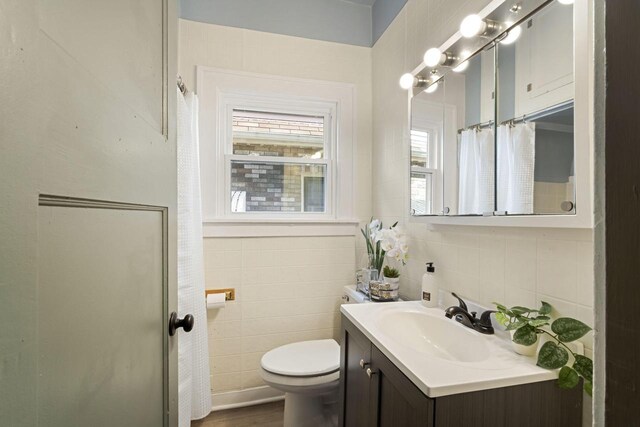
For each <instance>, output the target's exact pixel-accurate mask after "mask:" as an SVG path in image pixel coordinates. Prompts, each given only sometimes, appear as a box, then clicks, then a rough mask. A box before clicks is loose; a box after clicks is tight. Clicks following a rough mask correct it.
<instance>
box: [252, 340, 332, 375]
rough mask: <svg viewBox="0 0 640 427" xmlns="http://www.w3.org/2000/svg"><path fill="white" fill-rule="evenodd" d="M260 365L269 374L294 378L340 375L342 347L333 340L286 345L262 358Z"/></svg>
mask: <svg viewBox="0 0 640 427" xmlns="http://www.w3.org/2000/svg"><path fill="white" fill-rule="evenodd" d="M260 365H261V367H262V369H263V370H264V371H266V372H267V373H271V374H274V375H279V376H286V377H293V378H304V377H323V376H330V374H332V373H335V374H336V375H339V372H338V370H339V369H340V346H339V345H338V343H337V342H336V341H335V340H332V339H327V340H313V341H301V342H295V343H292V344H286V345H283V346H281V347H278V348H275V349H273V350H271V351H269V352H267V353H266V354H265V355H264V356H262V360H261V362H260Z"/></svg>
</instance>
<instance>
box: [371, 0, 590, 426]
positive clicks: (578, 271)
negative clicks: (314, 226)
mask: <svg viewBox="0 0 640 427" xmlns="http://www.w3.org/2000/svg"><path fill="white" fill-rule="evenodd" d="M488 3H489V2H488V1H487V0H466V1H465V0H448V1H445V0H409V1H408V2H407V4H406V5H405V7H404V9H403V10H402V11H401V12H400V14H399V15H398V16H397V17H396V19H395V20H394V21H393V23H392V24H391V25H390V26H389V28H388V29H387V31H386V32H385V33H384V34H383V35H382V37H381V38H380V39H379V40H378V41H377V43H376V44H375V45H374V46H373V164H372V170H373V213H374V216H376V217H379V218H380V219H382V220H384V221H385V222H386V223H392V222H394V221H400V222H401V223H402V224H405V225H406V226H407V229H408V231H409V236H410V245H411V249H410V250H411V259H410V261H409V263H408V265H407V266H406V267H404V268H403V269H402V271H401V273H402V277H401V290H402V292H403V294H404V295H405V296H408V297H409V298H412V299H417V298H418V297H419V287H420V277H421V275H422V273H423V268H424V263H425V262H426V261H434V262H435V263H436V266H437V274H439V276H440V277H441V279H442V283H443V287H444V288H446V289H448V290H451V291H457V292H459V293H460V294H461V295H462V296H464V297H467V298H470V299H475V300H477V301H479V302H481V303H484V304H486V305H491V303H492V302H493V301H500V302H505V303H506V304H507V305H516V304H518V305H525V306H534V307H535V306H536V305H537V304H539V302H540V300H544V301H547V302H549V303H550V304H551V305H553V306H554V307H555V309H556V312H555V313H554V314H555V315H556V316H562V315H564V316H572V317H576V318H578V319H580V320H582V321H584V322H586V323H587V324H589V325H593V324H594V322H593V305H594V304H593V294H594V285H593V283H594V278H593V265H594V264H593V231H592V230H587V229H583V230H579V229H526V228H502V227H501V228H491V227H470V226H434V227H433V228H428V227H427V226H426V225H424V224H421V223H415V222H410V218H409V215H408V212H409V200H408V196H409V192H408V188H409V175H408V172H407V171H408V164H409V158H408V155H409V136H408V121H409V118H408V108H407V107H408V99H407V93H406V91H404V90H401V89H400V87H399V86H398V79H399V77H400V76H401V75H402V74H403V73H405V72H408V71H411V70H413V69H414V68H415V67H416V66H417V65H418V64H419V63H420V62H421V60H422V55H423V54H424V52H425V51H426V49H428V48H429V47H432V46H440V45H441V44H442V43H443V42H444V41H445V40H446V39H447V38H448V37H449V36H450V35H451V34H453V33H454V32H455V31H456V30H457V27H458V25H459V23H460V21H461V20H462V19H463V18H464V17H465V16H466V15H468V14H470V13H476V12H478V11H480V10H481V9H482V8H483V7H484V6H486V5H487V4H488ZM453 302H454V301H450V303H453ZM583 341H584V343H585V347H586V353H587V355H589V356H591V355H592V354H593V333H589V334H588V335H587V336H586V337H585V338H584V339H583ZM590 402H591V400H590V399H589V398H585V403H584V405H583V414H584V416H583V422H584V425H585V426H586V425H590V422H591V405H590Z"/></svg>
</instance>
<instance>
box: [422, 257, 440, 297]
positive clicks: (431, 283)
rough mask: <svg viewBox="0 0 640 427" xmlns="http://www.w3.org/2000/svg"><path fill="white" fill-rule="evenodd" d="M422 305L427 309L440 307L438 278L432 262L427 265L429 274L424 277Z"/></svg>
mask: <svg viewBox="0 0 640 427" xmlns="http://www.w3.org/2000/svg"><path fill="white" fill-rule="evenodd" d="M422 304H423V305H424V306H425V307H437V306H438V277H437V276H436V268H435V267H434V266H433V263H432V262H428V263H427V272H426V273H424V274H423V275H422Z"/></svg>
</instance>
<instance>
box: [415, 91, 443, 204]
mask: <svg viewBox="0 0 640 427" xmlns="http://www.w3.org/2000/svg"><path fill="white" fill-rule="evenodd" d="M443 86H444V82H438V83H435V84H434V85H432V86H431V87H430V88H429V92H426V91H424V90H419V92H418V93H417V94H416V95H414V96H413V98H412V99H411V129H410V132H409V137H410V142H411V177H410V182H411V190H410V191H411V192H410V194H411V214H412V215H442V213H443V212H442V188H443V185H442V181H443V176H442V166H443V165H442V145H443V134H444V90H443Z"/></svg>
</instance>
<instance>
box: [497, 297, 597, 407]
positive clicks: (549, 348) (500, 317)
mask: <svg viewBox="0 0 640 427" xmlns="http://www.w3.org/2000/svg"><path fill="white" fill-rule="evenodd" d="M494 304H495V305H496V307H497V308H498V311H497V312H496V320H497V321H498V323H500V324H501V325H503V326H505V327H506V329H507V331H510V332H511V333H512V335H511V337H512V338H511V339H512V341H513V342H514V343H515V344H516V345H519V346H523V347H528V348H532V347H533V349H534V352H533V354H531V355H534V354H535V349H536V346H535V344H536V343H537V342H538V336H539V335H546V336H547V337H548V338H549V341H547V342H545V343H544V344H543V345H542V347H540V351H539V352H538V361H537V365H538V366H540V367H542V368H545V369H560V372H559V373H558V386H559V387H561V388H573V387H575V386H576V385H578V383H579V382H580V378H582V379H583V382H584V390H585V391H586V392H587V393H588V394H589V396H591V392H592V387H593V385H592V383H593V361H592V360H591V359H590V358H588V357H586V356H583V355H581V354H577V353H576V352H574V351H573V350H572V349H571V348H570V347H569V346H567V343H570V342H573V341H575V340H577V339H580V338H582V337H583V336H584V335H585V334H587V333H588V332H589V331H590V330H591V328H590V327H589V326H587V325H585V324H584V323H582V322H580V321H579V320H576V319H573V318H571V317H560V318H558V319H556V320H553V321H551V317H550V316H549V315H550V314H551V311H552V310H553V307H551V305H550V304H548V303H546V302H544V301H542V306H541V307H540V308H539V309H538V310H535V309H531V308H527V307H522V306H515V307H511V308H507V307H506V306H504V305H502V304H499V303H494ZM549 327H550V329H551V331H549V330H548V328H549ZM514 349H515V350H516V352H519V351H518V347H515V348H514ZM519 353H520V352H519ZM521 354H522V353H521ZM569 355H571V356H573V363H572V364H571V366H569V363H570V358H569Z"/></svg>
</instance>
